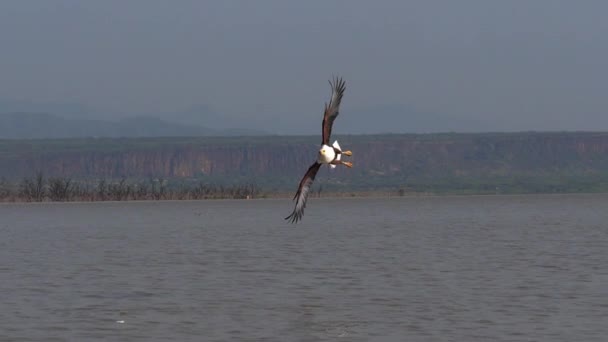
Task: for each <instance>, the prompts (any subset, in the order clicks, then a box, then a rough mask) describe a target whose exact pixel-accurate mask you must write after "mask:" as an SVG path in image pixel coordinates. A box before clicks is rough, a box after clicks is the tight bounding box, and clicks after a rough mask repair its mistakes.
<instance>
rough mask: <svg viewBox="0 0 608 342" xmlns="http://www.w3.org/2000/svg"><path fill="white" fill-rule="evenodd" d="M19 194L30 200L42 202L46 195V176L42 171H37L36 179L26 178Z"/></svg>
mask: <svg viewBox="0 0 608 342" xmlns="http://www.w3.org/2000/svg"><path fill="white" fill-rule="evenodd" d="M19 190H20V191H19V194H20V196H22V197H23V198H24V199H25V200H26V201H28V202H32V201H35V202H42V200H43V199H44V196H45V188H44V176H43V175H42V171H38V172H36V176H35V177H34V179H29V178H24V179H23V181H22V182H21V185H20V189H19Z"/></svg>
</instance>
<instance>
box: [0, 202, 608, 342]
mask: <svg viewBox="0 0 608 342" xmlns="http://www.w3.org/2000/svg"><path fill="white" fill-rule="evenodd" d="M290 210H291V203H290V202H289V201H288V200H251V201H199V202H129V203H69V204H53V203H49V204H2V205H0V340H2V341H4V340H8V341H54V340H56V341H63V340H70V341H95V340H99V341H109V340H113V341H137V340H140V341H171V340H173V341H262V340H267V341H339V340H342V341H606V336H608V220H607V219H608V196H607V195H564V196H489V197H422V198H391V199H317V198H312V199H311V200H310V203H309V206H308V209H307V213H306V215H305V217H304V221H303V222H302V223H301V224H299V225H296V226H292V225H289V224H287V223H285V221H283V219H282V218H283V217H284V216H286V215H287V214H288V213H289V211H290Z"/></svg>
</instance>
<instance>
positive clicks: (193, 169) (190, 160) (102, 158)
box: [0, 133, 608, 182]
mask: <svg viewBox="0 0 608 342" xmlns="http://www.w3.org/2000/svg"><path fill="white" fill-rule="evenodd" d="M338 138H339V140H340V144H341V145H342V147H343V148H345V149H346V148H348V149H351V150H352V151H353V153H354V156H353V157H352V158H351V160H352V161H353V163H354V164H355V167H354V168H353V169H345V168H338V169H336V171H335V173H332V174H335V176H336V177H333V176H332V177H333V178H340V179H343V180H344V181H349V180H351V181H352V180H355V179H363V178H372V179H376V180H377V181H378V182H382V181H383V179H384V180H386V182H389V179H400V180H404V179H414V178H441V177H490V176H492V177H508V176H513V175H530V174H536V175H545V174H580V175H584V174H607V173H608V133H508V134H506V133H505V134H491V133H487V134H430V135H380V136H345V137H338ZM316 140H318V139H317V137H293V138H291V137H261V138H254V137H251V138H175V139H171V138H161V139H152V138H150V139H73V140H72V139H68V140H60V141H57V140H51V141H47V140H31V141H6V140H5V141H2V142H0V177H6V178H13V179H15V178H21V177H24V176H29V175H32V174H33V173H34V172H35V171H38V170H41V171H43V172H44V173H45V175H46V176H49V177H71V178H85V179H86V178H114V179H116V178H123V177H125V178H144V177H164V178H195V177H198V178H201V177H202V178H205V177H211V178H215V179H230V178H235V177H246V178H250V179H261V180H266V181H271V180H272V178H277V177H279V178H280V177H284V178H287V179H293V180H294V181H295V182H297V180H299V177H301V175H302V174H303V173H304V171H305V170H306V168H307V167H308V166H309V165H310V164H311V163H312V162H313V161H314V160H315V158H316V153H317V148H318V146H317V144H318V142H317V141H316ZM324 172H325V171H324Z"/></svg>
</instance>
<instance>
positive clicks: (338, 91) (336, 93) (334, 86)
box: [323, 77, 346, 145]
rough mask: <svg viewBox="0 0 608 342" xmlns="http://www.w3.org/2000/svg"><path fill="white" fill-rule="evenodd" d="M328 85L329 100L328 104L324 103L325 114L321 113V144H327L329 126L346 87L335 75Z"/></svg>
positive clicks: (335, 115) (329, 135) (336, 112)
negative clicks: (329, 87) (329, 88)
mask: <svg viewBox="0 0 608 342" xmlns="http://www.w3.org/2000/svg"><path fill="white" fill-rule="evenodd" d="M329 85H330V86H331V99H330V100H329V104H327V103H326V104H325V115H323V144H325V145H329V139H330V137H331V127H332V125H333V124H334V120H336V117H338V114H339V109H340V101H342V96H343V95H344V90H345V89H346V82H344V81H343V80H342V79H341V78H338V77H336V78H334V79H333V81H329Z"/></svg>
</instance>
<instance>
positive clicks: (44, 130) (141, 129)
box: [0, 112, 264, 139]
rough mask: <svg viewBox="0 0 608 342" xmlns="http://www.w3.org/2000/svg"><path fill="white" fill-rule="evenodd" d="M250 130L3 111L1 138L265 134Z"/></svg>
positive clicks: (146, 119) (144, 118) (152, 119)
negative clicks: (5, 112) (4, 112)
mask: <svg viewBox="0 0 608 342" xmlns="http://www.w3.org/2000/svg"><path fill="white" fill-rule="evenodd" d="M262 134H264V132H259V131H255V130H248V129H232V130H215V129H211V128H207V127H203V126H199V125H192V124H181V123H171V122H167V121H164V120H161V119H158V118H155V117H148V116H138V117H132V118H127V119H123V120H119V121H104V120H94V119H71V118H70V119H68V118H64V117H61V116H58V115H54V114H47V113H20V112H17V113H7V114H0V139H55V138H83V137H110V138H117V137H169V136H224V135H226V136H235V135H262Z"/></svg>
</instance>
